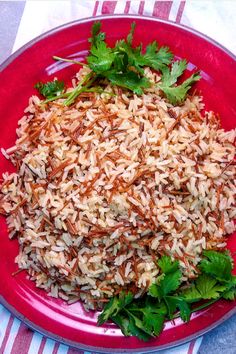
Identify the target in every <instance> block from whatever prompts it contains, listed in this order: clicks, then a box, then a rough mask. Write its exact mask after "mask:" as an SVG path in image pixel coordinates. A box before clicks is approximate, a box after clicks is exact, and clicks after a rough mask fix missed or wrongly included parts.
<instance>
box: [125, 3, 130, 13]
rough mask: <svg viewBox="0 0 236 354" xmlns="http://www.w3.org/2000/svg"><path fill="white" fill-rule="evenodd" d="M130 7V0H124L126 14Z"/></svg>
mask: <svg viewBox="0 0 236 354" xmlns="http://www.w3.org/2000/svg"><path fill="white" fill-rule="evenodd" d="M129 9H130V1H126V4H125V9H124V14H128V13H129Z"/></svg>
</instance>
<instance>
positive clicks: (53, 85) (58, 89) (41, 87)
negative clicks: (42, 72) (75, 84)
mask: <svg viewBox="0 0 236 354" xmlns="http://www.w3.org/2000/svg"><path fill="white" fill-rule="evenodd" d="M64 86H65V84H64V82H63V81H59V80H54V81H48V82H46V83H42V82H37V84H35V85H34V87H35V88H36V89H37V90H38V91H39V93H41V95H43V96H44V97H45V98H52V97H54V96H55V95H59V94H61V93H62V92H63V90H64Z"/></svg>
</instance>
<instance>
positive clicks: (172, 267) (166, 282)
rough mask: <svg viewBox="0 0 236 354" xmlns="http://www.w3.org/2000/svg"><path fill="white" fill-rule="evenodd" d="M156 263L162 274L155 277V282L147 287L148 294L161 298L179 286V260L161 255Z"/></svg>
mask: <svg viewBox="0 0 236 354" xmlns="http://www.w3.org/2000/svg"><path fill="white" fill-rule="evenodd" d="M158 265H159V267H160V268H161V270H162V272H163V274H162V275H160V276H159V277H157V279H156V283H153V284H152V285H151V286H150V288H149V294H150V295H151V296H153V297H156V298H159V299H162V298H163V297H165V296H166V295H168V294H170V293H171V292H173V291H175V290H177V288H178V287H179V286H180V283H181V281H180V279H181V276H182V273H181V271H180V269H179V262H178V261H172V260H171V258H170V257H169V256H163V257H162V258H161V259H160V260H159V261H158Z"/></svg>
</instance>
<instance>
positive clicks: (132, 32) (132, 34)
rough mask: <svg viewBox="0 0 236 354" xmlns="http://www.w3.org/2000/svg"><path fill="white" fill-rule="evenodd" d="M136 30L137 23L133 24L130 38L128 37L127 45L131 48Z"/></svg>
mask: <svg viewBox="0 0 236 354" xmlns="http://www.w3.org/2000/svg"><path fill="white" fill-rule="evenodd" d="M135 28H136V23H135V22H132V23H131V28H130V32H129V34H128V36H127V43H128V44H129V45H130V46H131V45H132V42H133V38H134V31H135Z"/></svg>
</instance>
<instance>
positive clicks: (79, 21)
mask: <svg viewBox="0 0 236 354" xmlns="http://www.w3.org/2000/svg"><path fill="white" fill-rule="evenodd" d="M114 18H121V19H133V20H136V19H137V20H139V19H143V20H148V21H153V22H157V23H162V24H167V25H170V26H172V27H175V28H178V29H181V30H184V31H187V32H189V33H191V34H193V35H195V36H197V37H200V38H201V39H203V40H205V41H207V42H208V43H210V44H212V45H214V46H215V47H217V48H219V49H220V50H222V51H223V52H224V53H225V54H227V55H228V56H229V57H231V58H232V59H233V60H234V61H236V54H234V53H233V52H231V51H230V50H229V49H227V48H226V47H225V46H223V45H222V44H220V43H219V42H218V41H216V40H215V39H213V38H211V37H209V36H208V35H206V34H204V33H202V32H200V31H198V30H196V29H193V28H191V27H189V26H185V25H182V24H178V23H176V22H174V21H170V20H163V19H159V18H155V17H153V16H143V15H132V14H130V15H129V14H114V15H100V16H96V17H86V18H83V19H77V20H74V21H70V22H67V23H65V24H62V25H59V26H57V27H54V28H52V29H50V30H48V31H46V32H44V33H42V34H40V35H39V36H37V37H35V38H33V39H32V40H30V41H29V42H27V43H26V44H24V45H23V46H21V47H20V48H19V49H17V50H16V51H15V52H14V53H13V54H11V55H10V56H9V57H8V58H7V59H5V60H4V61H3V62H2V63H1V64H0V73H1V72H2V71H4V69H6V68H7V67H8V65H10V64H11V63H12V62H13V61H14V60H15V59H16V58H17V57H18V56H19V55H21V54H22V53H24V52H25V51H26V50H27V49H29V48H31V47H32V46H33V45H34V44H36V43H38V42H40V41H41V40H42V39H46V38H47V37H50V36H51V35H53V34H56V33H57V32H60V31H63V30H65V29H67V28H70V27H73V26H77V25H80V24H83V23H87V22H92V21H99V20H101V21H102V20H107V19H111V20H112V19H114ZM235 303H236V302H235ZM0 304H2V305H3V306H4V307H5V308H6V309H7V310H8V311H10V312H11V313H12V314H13V315H14V316H15V317H16V318H18V319H19V320H20V321H22V322H23V323H24V324H26V325H27V326H28V327H29V328H30V329H32V330H34V331H37V332H39V333H41V334H43V335H45V336H47V337H49V338H52V339H53V340H55V341H58V342H60V343H62V344H65V345H68V346H71V347H74V348H76V349H81V350H85V351H87V350H91V351H92V352H96V353H111V352H113V353H117V354H118V353H138V352H140V350H141V351H142V352H143V353H153V352H156V350H158V351H159V350H163V349H170V348H174V347H177V346H180V345H183V344H185V343H188V342H190V341H192V340H194V339H197V338H199V337H200V336H202V335H204V334H205V333H207V332H209V331H211V330H213V329H214V328H216V327H217V326H219V325H221V324H222V323H223V322H225V321H226V320H228V319H229V318H230V317H232V316H233V315H234V314H236V306H234V307H233V308H232V309H231V310H229V311H228V312H227V313H226V314H225V315H224V316H222V317H221V318H220V319H219V320H217V321H216V322H214V323H212V324H211V325H209V326H208V327H206V328H204V329H202V330H199V331H198V332H196V333H194V334H192V335H189V336H187V337H185V338H183V339H179V340H177V341H174V342H172V343H170V344H168V343H167V344H162V345H158V346H155V347H150V348H149V347H144V348H136V349H129V348H124V349H121V350H117V349H114V348H103V347H94V346H88V345H84V344H81V343H79V342H74V341H72V340H69V339H65V338H64V337H61V336H59V335H56V334H54V333H52V332H49V331H47V330H45V329H43V328H42V327H40V326H37V325H36V324H34V323H33V322H31V321H30V320H28V319H27V318H26V317H25V316H24V315H22V314H21V313H20V312H19V311H17V310H16V309H15V308H14V307H13V306H12V305H10V304H9V303H8V302H7V300H6V299H5V298H4V297H3V296H2V295H1V294H0Z"/></svg>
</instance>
